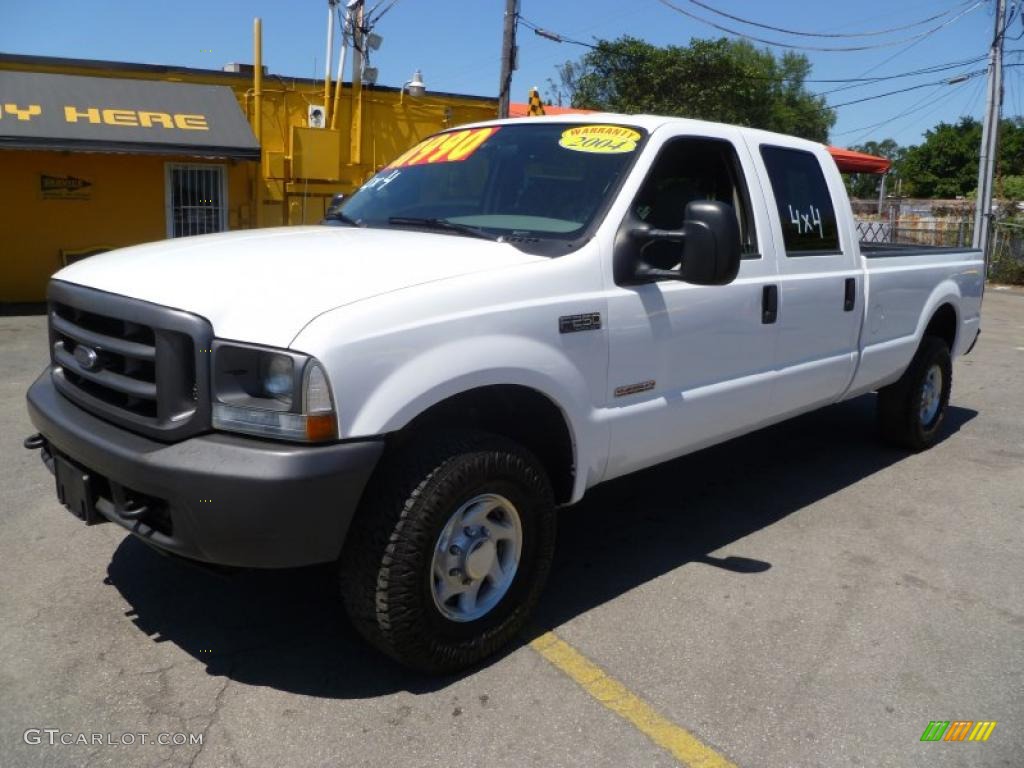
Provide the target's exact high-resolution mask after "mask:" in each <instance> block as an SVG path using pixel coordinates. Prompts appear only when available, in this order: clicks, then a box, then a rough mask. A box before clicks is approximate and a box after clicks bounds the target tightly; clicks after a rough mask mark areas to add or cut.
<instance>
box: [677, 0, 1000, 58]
mask: <svg viewBox="0 0 1024 768" xmlns="http://www.w3.org/2000/svg"><path fill="white" fill-rule="evenodd" d="M658 2H659V3H661V4H662V5H664V6H665V7H667V8H671V9H672V10H673V11H676V12H677V13H681V14H683V15H684V16H687V17H689V18H691V19H694V20H696V21H699V22H701V23H702V24H707V25H708V26H709V27H714V28H715V29H717V30H720V31H722V32H727V33H729V34H730V35H736V36H737V37H742V38H746V39H747V40H753V41H754V42H757V43H764V44H765V45H774V46H776V47H778V48H790V49H793V50H798V51H821V52H831V53H842V52H853V51H871V50H875V49H876V48H889V47H892V46H894V45H902V44H903V43H906V42H908V41H917V40H923V39H924V38H926V37H928V36H929V35H933V34H935V33H936V32H938V31H939V30H941V29H944V28H945V27H948V26H949V25H950V24H953V23H954V22H956V21H959V20H960V19H961V18H963V17H964V16H966V15H967V14H968V13H970V12H971V11H973V10H975V9H977V8H980V7H981V6H982V5H984V4H985V0H977V2H975V3H974V5H972V6H970V7H969V8H966V9H965V10H963V11H961V12H960V13H958V14H957V15H956V16H954V17H953V18H951V19H947V20H946V21H944V22H942V23H941V24H939V25H938V26H936V27H933V28H932V29H929V30H925V31H924V32H921V33H920V34H917V35H912V36H911V37H905V38H902V39H900V40H891V41H889V42H886V43H872V44H871V45H849V46H830V47H826V46H814V45H796V44H794V43H782V42H779V41H778V40H766V39H765V38H763V37H755V36H753V35H748V34H746V33H745V32H740V31H739V30H736V29H731V28H729V27H726V26H723V25H721V24H719V23H717V22H714V21H711V20H709V19H705V18H704V17H702V16H698V15H697V14H695V13H691V12H690V11H688V10H686V9H685V8H680V7H679V6H678V5H676V4H675V3H673V2H671V0H658Z"/></svg>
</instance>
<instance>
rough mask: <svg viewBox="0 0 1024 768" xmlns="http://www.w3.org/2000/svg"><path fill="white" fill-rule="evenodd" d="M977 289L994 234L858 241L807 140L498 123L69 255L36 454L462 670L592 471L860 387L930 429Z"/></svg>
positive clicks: (924, 440) (74, 485) (504, 634)
mask: <svg viewBox="0 0 1024 768" xmlns="http://www.w3.org/2000/svg"><path fill="white" fill-rule="evenodd" d="M983 287H984V263H983V259H982V255H981V254H980V253H979V252H976V251H968V250H955V249H941V248H899V247H892V248H877V249H870V250H867V249H864V248H861V247H860V246H859V245H858V242H857V230H856V226H855V222H854V219H853V216H852V214H851V210H850V205H849V202H848V200H847V196H846V192H845V190H844V187H843V182H842V179H841V176H840V174H839V172H838V169H837V168H836V165H835V163H834V161H833V160H832V158H831V157H830V155H829V154H828V151H827V150H826V148H825V147H823V146H821V145H819V144H815V143H812V142H809V141H804V140H800V139H796V138H792V137H787V136H781V135H776V134H772V133H766V132H762V131H758V130H751V129H745V128H738V127H733V126H728V125H718V124H713V123H705V122H698V121H691V120H683V119H670V118H662V117H653V116H626V115H611V114H601V115H586V116H583V117H559V118H537V119H531V120H518V121H499V122H490V123H483V124H478V125H472V126H468V127H464V128H460V129H456V130H449V131H446V132H443V133H441V134H438V135H436V136H434V137H431V138H429V139H427V140H425V141H423V142H422V143H420V144H419V145H417V146H416V147H414V148H413V149H411V150H409V151H408V152H406V153H405V154H403V155H402V156H401V157H399V158H398V159H397V160H395V161H394V162H393V163H391V164H390V165H389V166H387V167H386V168H384V169H383V170H381V171H380V172H379V173H377V174H376V175H375V176H373V177H372V178H371V179H370V180H369V181H367V182H366V183H365V184H364V185H363V186H362V187H361V188H360V189H359V190H358V191H356V192H355V193H354V194H353V195H352V196H351V197H349V198H348V199H346V200H345V201H344V204H343V205H342V206H341V207H340V208H339V209H338V210H337V211H335V212H334V213H333V214H332V217H331V220H330V221H325V222H324V223H323V224H322V225H320V226H307V227H293V228H281V229H271V230H260V231H247V232H236V233H227V234H218V235H210V236H201V237H189V238H182V239H178V240H172V241H167V242H161V243H154V244H149V245H142V246H138V247H132V248H125V249H123V250H119V251H114V252H110V253H106V254H103V255H99V256H94V257H92V258H90V259H88V260H85V261H81V262H78V263H76V264H73V265H71V266H69V267H67V268H65V269H63V270H61V271H60V272H59V273H57V274H56V275H55V277H54V279H53V280H52V282H51V284H50V288H49V297H48V299H49V335H50V354H51V364H50V366H49V367H48V368H47V369H46V370H45V371H44V372H43V374H42V375H41V376H40V377H39V379H38V380H37V381H36V382H35V383H34V384H33V385H32V387H31V389H30V390H29V392H28V408H29V411H30V414H31V419H32V422H33V423H34V425H35V427H36V428H37V429H38V431H39V432H38V434H37V435H33V436H32V437H30V438H29V439H28V440H27V441H26V444H27V445H28V446H29V447H32V448H40V449H42V456H43V458H44V460H45V462H46V463H47V465H48V466H49V468H50V469H51V470H52V471H53V472H54V474H55V475H56V485H57V493H58V496H59V498H60V500H61V501H62V502H63V503H64V504H65V505H66V506H67V507H69V508H70V510H71V511H72V512H73V513H74V514H75V515H77V516H78V517H80V518H82V519H83V520H84V521H85V522H86V523H97V522H104V521H112V522H114V523H117V524H118V525H120V526H122V527H123V528H125V529H126V530H127V531H129V532H130V533H132V534H133V535H135V536H137V537H138V538H139V539H141V540H142V541H144V542H146V543H147V544H150V545H152V546H153V547H155V548H157V549H158V550H162V551H164V552H166V553H171V554H174V555H178V556H182V557H185V558H190V559H192V560H197V561H204V562H206V563H215V564H220V565H227V566H251V567H271V568H276V567H288V566H299V565H305V564H313V563H323V562H336V563H337V564H338V569H337V573H338V577H339V580H340V585H341V596H342V600H343V603H344V605H345V606H346V608H347V611H348V613H349V615H350V616H351V618H352V620H353V622H354V623H355V625H356V626H357V627H358V628H359V630H360V631H361V632H362V634H363V635H365V637H366V638H368V639H369V641H370V642H371V643H373V644H374V645H376V646H377V647H378V648H380V649H381V650H383V651H384V652H386V653H387V654H389V655H391V656H392V657H394V658H396V659H398V660H399V661H401V662H403V663H405V664H407V665H409V666H412V667H414V668H419V669H422V670H428V671H433V672H437V671H446V670H453V669H458V668H462V667H465V666H467V665H469V664H472V663H474V662H475V661H477V660H479V659H481V658H483V657H486V656H487V655H488V654H491V653H493V652H494V651H496V650H497V649H498V648H500V647H501V646H502V645H504V644H505V643H507V642H508V641H509V640H510V639H511V638H512V637H513V636H514V635H515V634H516V632H517V631H518V630H519V629H520V628H521V627H522V626H523V625H524V622H525V621H526V618H527V615H528V614H529V613H530V611H531V609H532V608H533V607H534V605H535V604H536V602H537V600H538V597H539V594H540V592H541V588H542V585H543V583H544V581H545V577H546V576H547V573H548V570H549V565H550V563H551V559H552V552H553V549H554V545H555V523H556V509H557V508H558V507H559V506H561V505H567V504H572V503H574V502H576V501H578V500H579V499H580V498H581V497H582V496H583V495H584V493H585V492H586V491H587V489H589V488H592V487H593V486H595V485H597V484H598V483H601V482H603V481H606V480H609V479H611V478H615V477H619V476H621V475H625V474H627V473H629V472H634V471H636V470H639V469H642V468H644V467H649V466H651V465H653V464H657V463H659V462H663V461H666V460H668V459H672V458H674V457H677V456H680V455H682V454H685V453H688V452H691V451H695V450H697V449H700V448H702V447H704V446H708V445H711V444H713V443H717V442H721V441H724V440H727V439H729V438H732V437H734V436H736V435H740V434H742V433H745V432H749V431H751V430H755V429H758V428H760V427H763V426H765V425H767V424H771V423H773V422H778V421H780V420H782V419H786V418H789V417H791V416H794V415H796V414H799V413H803V412H805V411H809V410H811V409H814V408H818V407H820V406H824V405H828V404H830V403H835V402H837V401H840V400H844V399H847V398H851V397H856V396H858V395H861V394H864V393H868V392H872V391H877V392H878V396H877V400H878V412H879V421H880V427H881V431H882V433H883V434H884V435H885V436H886V437H887V438H889V439H890V440H893V441H896V442H898V443H901V444H903V445H904V446H907V447H908V448H910V449H914V450H919V449H923V448H927V447H929V446H930V445H931V444H932V443H934V442H935V440H936V439H937V435H938V434H939V432H940V430H941V428H942V423H943V415H944V413H945V411H946V407H947V402H948V400H949V393H950V383H951V361H952V359H953V358H955V357H956V356H958V355H961V354H965V353H967V352H969V351H970V348H971V346H972V345H973V344H974V342H975V340H976V337H977V335H978V333H979V322H980V307H981V299H982V292H983ZM837 439H841V438H840V437H838V436H837Z"/></svg>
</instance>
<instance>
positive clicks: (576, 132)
mask: <svg viewBox="0 0 1024 768" xmlns="http://www.w3.org/2000/svg"><path fill="white" fill-rule="evenodd" d="M638 141H640V134H639V133H638V132H637V131H634V130H633V129H632V128H625V127H623V126H621V125H580V126H577V127H576V128H568V129H566V130H564V131H562V138H560V139H559V140H558V146H560V147H565V148H566V149H572V150H574V151H576V152H596V153H600V154H615V153H617V152H632V151H633V150H635V149H636V143H637V142H638Z"/></svg>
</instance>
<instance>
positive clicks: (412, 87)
mask: <svg viewBox="0 0 1024 768" xmlns="http://www.w3.org/2000/svg"><path fill="white" fill-rule="evenodd" d="M407 90H408V91H409V95H410V96H416V97H419V96H422V95H423V94H425V93H426V92H427V85H426V83H424V82H423V73H422V72H420V71H419V70H418V69H417V70H416V71H415V72H413V73H412V80H407V81H406V82H405V84H404V85H402V94H401V96H399V98H398V103H399V104H401V103H402V101H403V100H404V99H405V92H406V91H407Z"/></svg>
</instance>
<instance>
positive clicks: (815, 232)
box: [761, 145, 840, 256]
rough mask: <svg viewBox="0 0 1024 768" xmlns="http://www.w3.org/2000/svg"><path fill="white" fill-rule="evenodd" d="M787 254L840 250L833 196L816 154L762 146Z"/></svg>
mask: <svg viewBox="0 0 1024 768" xmlns="http://www.w3.org/2000/svg"><path fill="white" fill-rule="evenodd" d="M761 157H762V158H763V159H764V164H765V167H766V168H767V169H768V179H769V181H770V182H771V186H772V193H773V194H774V195H775V205H776V207H777V208H778V211H779V219H780V220H781V222H782V238H783V243H784V245H785V248H786V255H787V256H813V255H821V254H831V253H840V250H839V229H838V227H837V225H836V212H835V209H834V208H833V207H832V196H831V195H830V194H829V191H828V185H827V184H826V183H825V174H824V173H822V170H821V164H820V163H819V162H818V158H817V157H815V156H814V155H813V154H811V153H810V152H805V151H803V150H800V149H786V148H784V147H773V146H769V145H762V146H761Z"/></svg>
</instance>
